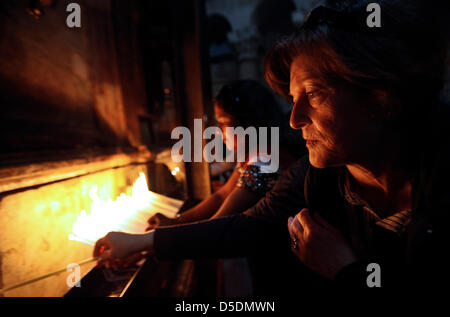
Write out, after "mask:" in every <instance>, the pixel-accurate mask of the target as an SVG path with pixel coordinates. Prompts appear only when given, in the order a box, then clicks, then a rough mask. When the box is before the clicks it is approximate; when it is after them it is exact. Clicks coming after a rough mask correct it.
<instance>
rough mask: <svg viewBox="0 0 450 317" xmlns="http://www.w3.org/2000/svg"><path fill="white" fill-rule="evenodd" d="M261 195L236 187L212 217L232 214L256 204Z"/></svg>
mask: <svg viewBox="0 0 450 317" xmlns="http://www.w3.org/2000/svg"><path fill="white" fill-rule="evenodd" d="M260 198H261V197H260V196H259V195H257V194H256V193H254V192H251V191H249V190H247V189H245V188H240V187H235V188H234V189H233V191H232V192H231V193H230V194H229V195H228V197H227V198H226V199H225V201H224V202H223V204H222V206H220V208H219V210H218V211H217V212H216V213H215V214H214V215H213V216H212V217H211V219H216V218H221V217H227V216H232V215H235V214H238V213H241V212H243V211H245V210H247V209H248V208H250V207H251V206H253V205H255V204H256V203H257V202H258V200H259V199H260Z"/></svg>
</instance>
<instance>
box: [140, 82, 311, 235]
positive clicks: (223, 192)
mask: <svg viewBox="0 0 450 317" xmlns="http://www.w3.org/2000/svg"><path fill="white" fill-rule="evenodd" d="M214 111H215V115H216V120H217V123H218V127H219V128H220V129H221V130H222V135H223V139H224V142H225V145H226V146H227V148H228V149H229V150H231V151H234V152H235V153H236V151H237V147H238V143H239V142H238V140H237V138H236V136H234V138H233V140H231V141H232V142H229V141H230V136H227V133H226V128H227V127H243V128H244V129H247V128H249V127H255V128H256V129H257V131H258V128H259V127H279V129H280V140H279V142H278V143H279V144H278V145H279V152H280V168H279V171H276V172H274V173H264V172H262V171H261V169H262V168H264V166H265V165H268V164H269V163H263V162H262V161H261V160H259V157H258V158H257V159H256V160H255V162H249V159H250V157H249V152H248V149H249V146H248V139H247V138H246V141H245V142H246V144H245V149H246V151H247V152H246V162H238V163H237V164H236V167H235V169H234V171H233V173H232V174H231V176H230V177H229V179H228V180H227V182H226V183H225V185H223V186H222V187H220V188H219V190H217V191H216V192H215V193H213V194H212V195H210V196H209V197H208V198H206V199H205V200H203V201H202V202H200V203H199V204H198V205H196V206H195V207H193V208H191V209H189V210H187V211H185V212H183V213H182V214H180V215H179V217H178V218H168V217H166V216H164V215H163V214H161V213H157V214H155V215H153V216H152V217H151V218H150V219H149V220H148V223H149V227H148V229H154V228H156V227H158V226H172V225H178V224H184V223H189V222H195V221H199V220H204V219H208V218H218V217H225V216H230V215H234V214H237V213H240V212H243V211H245V210H247V209H248V208H250V207H251V206H253V205H254V204H256V203H257V202H258V200H260V199H261V198H262V197H264V195H265V193H266V192H268V191H269V190H270V189H272V187H273V185H274V184H275V182H276V180H277V178H278V176H279V175H280V173H281V172H282V171H283V170H285V169H286V168H287V167H288V166H289V165H290V164H292V163H293V162H295V161H296V160H297V159H298V158H299V157H300V156H301V155H302V154H303V151H304V148H303V147H302V142H301V141H300V140H299V138H298V137H296V135H293V133H292V132H293V131H292V130H291V129H289V127H288V126H287V122H286V120H285V118H284V115H283V113H282V112H281V110H280V108H279V106H278V105H277V103H276V101H275V98H274V96H273V95H272V93H271V92H270V91H269V90H268V89H267V88H265V87H264V86H263V85H261V84H260V83H258V82H256V81H253V80H239V81H235V82H233V83H231V84H229V85H225V86H224V87H223V88H222V89H221V91H220V92H219V94H218V95H217V97H216V98H215V99H214ZM231 137H233V135H232V136H231ZM258 140H259V137H258ZM270 144H271V142H270V140H268V146H269V148H268V152H269V153H270ZM258 155H259V154H258Z"/></svg>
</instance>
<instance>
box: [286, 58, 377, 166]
mask: <svg viewBox="0 0 450 317" xmlns="http://www.w3.org/2000/svg"><path fill="white" fill-rule="evenodd" d="M307 64H308V63H302V59H301V58H297V59H296V60H294V62H293V63H292V65H291V71H290V95H291V97H292V101H293V109H292V113H291V119H290V125H291V127H292V128H294V129H301V130H302V136H303V138H304V139H305V140H306V142H307V143H306V146H307V148H308V152H309V161H310V163H311V164H312V165H313V166H315V167H317V168H324V167H330V166H339V165H346V164H355V163H356V164H358V163H361V162H360V161H361V160H365V159H367V154H368V153H370V150H372V151H373V148H374V147H375V144H376V141H377V131H378V128H377V126H376V125H375V122H374V121H373V120H371V119H370V115H369V113H368V111H367V110H366V109H367V107H366V105H365V101H364V99H365V98H363V96H357V94H356V93H355V92H353V91H351V90H350V89H349V88H348V87H344V85H342V87H341V86H335V87H331V86H330V85H329V84H327V83H326V81H325V80H324V79H323V78H321V77H320V76H319V75H317V73H315V72H314V71H313V69H312V68H310V67H308V65H307ZM366 100H368V99H366ZM369 157H370V156H369Z"/></svg>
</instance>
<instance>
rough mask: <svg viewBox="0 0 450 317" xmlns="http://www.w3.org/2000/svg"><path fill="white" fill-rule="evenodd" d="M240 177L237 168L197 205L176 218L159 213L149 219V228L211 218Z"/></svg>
mask: <svg viewBox="0 0 450 317" xmlns="http://www.w3.org/2000/svg"><path fill="white" fill-rule="evenodd" d="M238 179H239V173H238V171H237V170H235V171H234V172H233V173H232V174H231V176H230V178H229V179H228V181H227V182H226V183H225V185H224V186H222V187H221V188H220V189H219V190H218V191H217V192H215V193H213V194H212V195H210V196H209V197H208V198H206V199H204V200H203V201H202V202H200V203H199V204H197V205H196V206H195V207H193V208H191V209H189V210H187V211H185V212H183V213H181V214H180V216H179V217H178V218H175V219H171V218H167V217H165V216H163V215H161V214H159V213H157V214H155V215H153V216H152V217H151V218H150V219H149V220H148V223H149V226H148V228H147V229H155V228H156V227H159V226H171V225H179V224H184V223H190V222H195V221H200V220H204V219H208V218H210V217H211V216H212V215H214V213H215V212H216V211H217V210H218V209H219V208H220V207H221V206H222V204H223V202H224V201H225V199H226V198H227V196H228V195H229V194H230V193H231V192H232V191H233V189H234V187H235V186H236V182H237V180H238Z"/></svg>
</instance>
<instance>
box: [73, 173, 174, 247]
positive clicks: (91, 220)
mask: <svg viewBox="0 0 450 317" xmlns="http://www.w3.org/2000/svg"><path fill="white" fill-rule="evenodd" d="M97 191H98V188H97V186H95V185H94V186H93V187H92V188H91V190H90V192H89V195H90V197H91V199H92V204H91V206H90V212H89V213H88V212H86V211H85V210H82V211H81V215H80V216H78V219H77V220H76V222H75V223H74V225H73V227H72V233H70V234H69V239H70V240H75V241H80V242H83V243H86V244H89V245H94V244H95V242H96V241H97V240H98V239H100V238H101V237H103V236H104V235H106V234H107V233H108V232H110V231H123V232H129V233H143V232H145V228H146V227H147V220H148V219H149V217H150V216H152V215H153V214H155V213H157V212H159V213H161V214H163V215H165V216H167V217H169V218H173V217H175V216H176V214H177V213H178V210H179V209H180V208H181V205H182V204H183V201H181V200H178V199H174V198H170V197H166V196H163V195H160V194H156V193H154V192H151V191H149V190H148V187H147V180H146V178H145V174H144V173H140V174H139V177H138V179H137V180H136V182H135V183H134V184H133V188H132V189H131V195H126V194H124V193H122V194H120V195H119V196H118V197H117V198H116V199H115V200H111V199H101V198H100V197H99V196H98V193H97Z"/></svg>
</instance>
